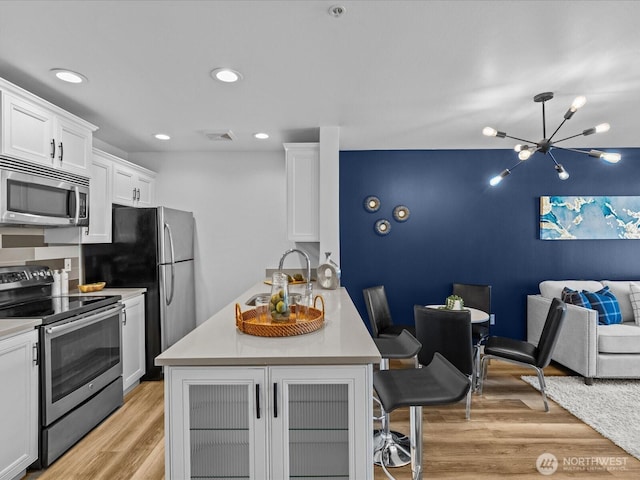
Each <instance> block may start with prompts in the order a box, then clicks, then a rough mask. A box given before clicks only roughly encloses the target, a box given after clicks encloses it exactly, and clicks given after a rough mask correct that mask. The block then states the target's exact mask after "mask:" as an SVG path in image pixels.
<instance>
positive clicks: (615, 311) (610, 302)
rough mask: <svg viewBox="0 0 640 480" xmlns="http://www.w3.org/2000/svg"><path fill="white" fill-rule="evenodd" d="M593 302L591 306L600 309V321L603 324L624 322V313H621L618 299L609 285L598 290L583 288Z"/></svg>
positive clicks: (590, 301)
mask: <svg viewBox="0 0 640 480" xmlns="http://www.w3.org/2000/svg"><path fill="white" fill-rule="evenodd" d="M582 293H584V294H585V295H586V297H587V299H588V300H589V303H590V304H591V308H592V309H594V310H597V311H598V323H599V324H601V325H612V324H616V323H622V314H621V313H620V305H619V304H618V299H617V298H616V297H615V295H614V294H613V293H611V291H610V290H609V287H603V288H602V289H600V290H598V291H597V292H589V291H587V290H583V291H582Z"/></svg>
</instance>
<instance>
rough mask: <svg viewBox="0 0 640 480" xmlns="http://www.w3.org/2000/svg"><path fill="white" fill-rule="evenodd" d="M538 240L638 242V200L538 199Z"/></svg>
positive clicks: (617, 198)
mask: <svg viewBox="0 0 640 480" xmlns="http://www.w3.org/2000/svg"><path fill="white" fill-rule="evenodd" d="M540 239H541V240H594V239H596V240H605V239H618V240H625V239H640V197H636V196H620V197H608V196H606V197H605V196H600V197H594V196H583V197H551V196H549V197H540Z"/></svg>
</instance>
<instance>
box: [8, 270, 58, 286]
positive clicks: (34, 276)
mask: <svg viewBox="0 0 640 480" xmlns="http://www.w3.org/2000/svg"><path fill="white" fill-rule="evenodd" d="M51 283H53V273H52V272H51V270H50V269H49V267H46V266H42V265H20V266H15V267H0V290H10V289H14V288H21V287H30V286H38V285H48V284H51Z"/></svg>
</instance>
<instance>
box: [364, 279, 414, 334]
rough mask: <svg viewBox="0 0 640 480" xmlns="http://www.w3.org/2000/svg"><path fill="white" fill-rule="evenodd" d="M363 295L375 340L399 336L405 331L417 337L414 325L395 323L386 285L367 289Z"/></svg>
mask: <svg viewBox="0 0 640 480" xmlns="http://www.w3.org/2000/svg"><path fill="white" fill-rule="evenodd" d="M362 294H363V295H364V303H365V305H366V307H367V314H368V315H369V325H370V326H371V333H372V334H373V337H374V338H377V337H385V336H395V335H399V334H400V333H402V331H403V330H407V331H409V333H411V335H413V336H414V337H415V336H416V329H415V327H414V326H413V325H396V324H394V323H393V319H392V318H391V310H389V303H388V302H387V294H386V292H385V289H384V285H377V286H375V287H369V288H365V289H364V290H363V291H362Z"/></svg>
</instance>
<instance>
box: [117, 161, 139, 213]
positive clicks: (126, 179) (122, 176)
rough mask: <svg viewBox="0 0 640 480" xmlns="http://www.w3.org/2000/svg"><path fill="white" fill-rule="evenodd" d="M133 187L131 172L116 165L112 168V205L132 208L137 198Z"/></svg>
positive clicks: (134, 181)
mask: <svg viewBox="0 0 640 480" xmlns="http://www.w3.org/2000/svg"><path fill="white" fill-rule="evenodd" d="M135 185H136V180H135V174H134V172H133V170H131V169H129V168H126V167H124V166H122V165H118V164H115V165H114V166H113V203H117V204H118V205H127V206H130V207H131V206H133V204H134V201H135V200H136V198H137V190H136V186H135Z"/></svg>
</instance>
